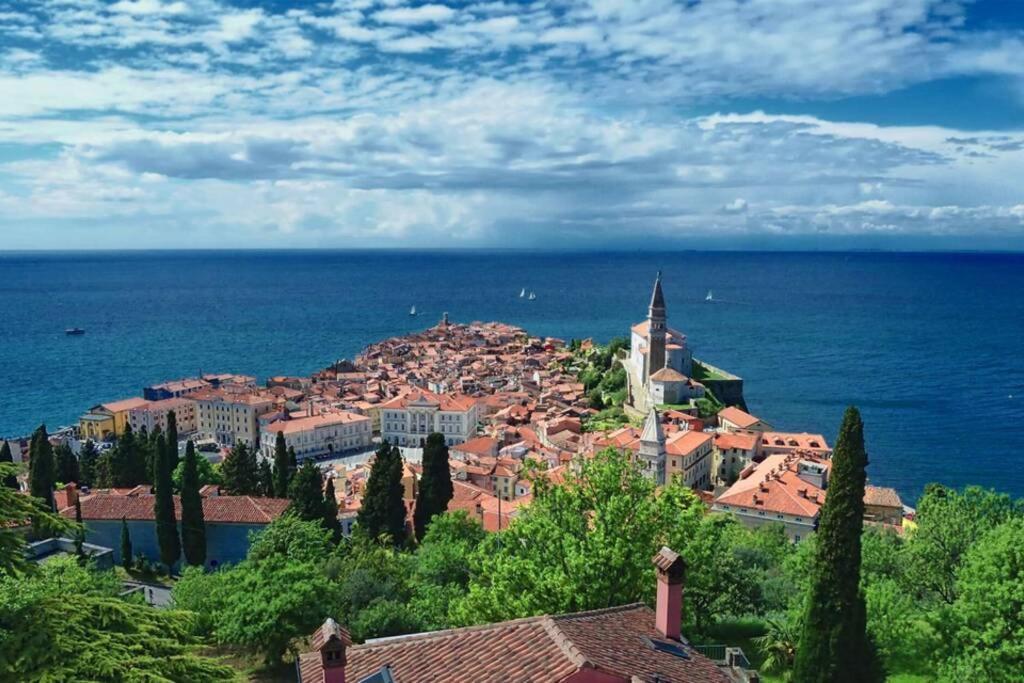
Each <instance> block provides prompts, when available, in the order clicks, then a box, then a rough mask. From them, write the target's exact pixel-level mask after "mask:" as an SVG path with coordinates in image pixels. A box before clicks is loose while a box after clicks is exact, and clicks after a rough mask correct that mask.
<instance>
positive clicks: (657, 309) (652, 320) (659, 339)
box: [644, 270, 668, 384]
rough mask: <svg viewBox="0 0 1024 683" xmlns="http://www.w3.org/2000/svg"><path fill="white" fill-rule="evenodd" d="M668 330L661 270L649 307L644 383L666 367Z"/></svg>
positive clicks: (655, 282)
mask: <svg viewBox="0 0 1024 683" xmlns="http://www.w3.org/2000/svg"><path fill="white" fill-rule="evenodd" d="M667 330H668V323H667V313H666V311H665V295H664V294H663V293H662V291H661V271H660V270H659V271H658V277H657V279H656V280H655V281H654V292H653V293H652V294H651V305H650V307H649V308H648V309H647V365H646V367H645V368H644V370H645V372H644V384H647V380H648V379H650V377H651V375H653V374H654V373H656V372H657V371H658V370H661V369H662V368H663V367H665V334H666V333H667Z"/></svg>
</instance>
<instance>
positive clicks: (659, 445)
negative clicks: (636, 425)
mask: <svg viewBox="0 0 1024 683" xmlns="http://www.w3.org/2000/svg"><path fill="white" fill-rule="evenodd" d="M638 457H639V461H640V464H641V465H642V466H643V468H644V474H645V475H646V476H647V477H648V478H649V479H653V480H654V483H655V484H658V485H659V486H661V485H663V484H664V483H665V433H664V432H663V431H662V430H661V419H660V418H659V417H658V411H657V409H656V408H653V407H652V408H651V412H649V413H648V414H647V419H646V420H644V431H643V432H642V433H641V434H640V454H639V456H638Z"/></svg>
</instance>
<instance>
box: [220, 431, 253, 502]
mask: <svg viewBox="0 0 1024 683" xmlns="http://www.w3.org/2000/svg"><path fill="white" fill-rule="evenodd" d="M220 468H221V476H222V477H223V478H224V485H223V488H224V490H225V492H226V493H228V494H230V495H233V496H251V495H254V494H255V493H256V489H257V484H258V474H259V473H258V468H257V466H256V453H255V452H254V451H251V450H250V449H249V447H248V446H247V445H246V443H245V442H244V441H239V442H237V443H236V444H235V445H234V447H233V448H232V449H231V450H230V451H229V452H228V454H227V456H225V458H224V461H223V462H222V463H221V467H220Z"/></svg>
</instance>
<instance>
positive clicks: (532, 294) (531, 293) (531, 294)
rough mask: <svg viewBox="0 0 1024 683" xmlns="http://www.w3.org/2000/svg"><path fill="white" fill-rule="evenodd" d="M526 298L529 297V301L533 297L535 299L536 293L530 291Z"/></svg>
mask: <svg viewBox="0 0 1024 683" xmlns="http://www.w3.org/2000/svg"><path fill="white" fill-rule="evenodd" d="M527 298H528V299H529V300H530V301H533V300H534V299H536V298H537V295H536V294H534V293H533V292H530V296H529V297H527Z"/></svg>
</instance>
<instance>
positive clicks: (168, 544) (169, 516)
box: [153, 434, 181, 574]
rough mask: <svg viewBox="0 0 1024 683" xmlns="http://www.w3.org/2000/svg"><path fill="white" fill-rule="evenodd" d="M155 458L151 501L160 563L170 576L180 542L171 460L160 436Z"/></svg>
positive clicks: (177, 555) (176, 559)
mask: <svg viewBox="0 0 1024 683" xmlns="http://www.w3.org/2000/svg"><path fill="white" fill-rule="evenodd" d="M156 458H157V459H156V496H155V498H154V500H153V514H154V516H155V517H156V540H157V543H158V544H159V546H160V561H161V562H163V563H164V564H165V565H166V566H167V573H168V574H170V573H171V570H172V568H173V567H174V564H175V563H176V562H177V561H178V558H179V557H181V540H180V539H179V538H178V521H177V519H176V518H175V516H174V489H173V486H174V484H173V483H172V480H171V468H170V464H171V460H170V457H169V456H168V453H167V442H166V440H165V439H164V437H163V435H162V434H161V435H160V437H159V438H158V439H157V444H156Z"/></svg>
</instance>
